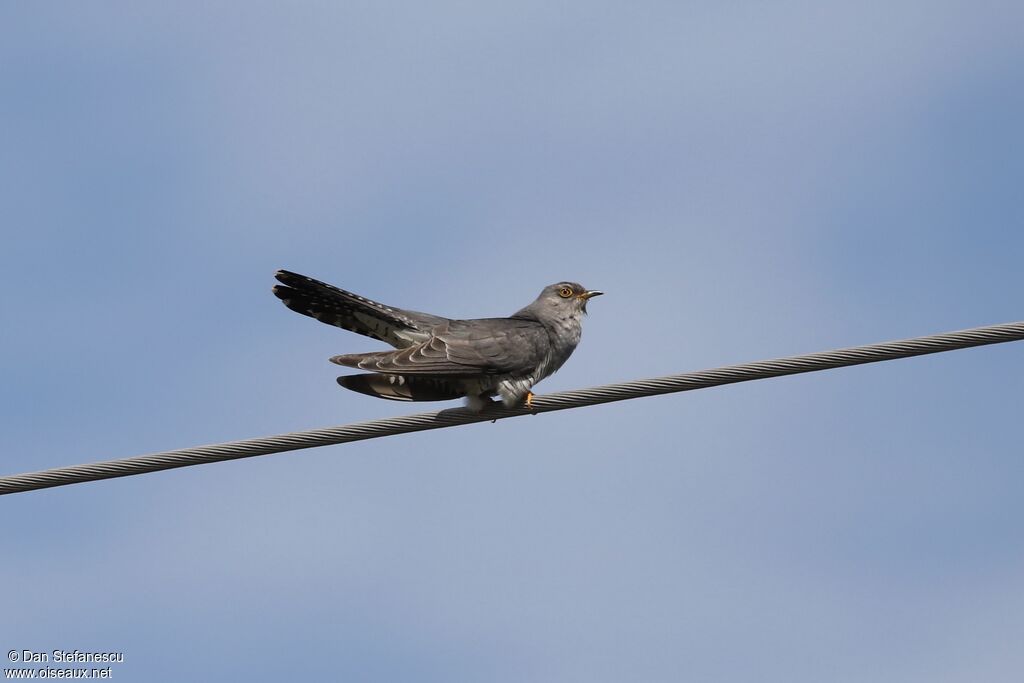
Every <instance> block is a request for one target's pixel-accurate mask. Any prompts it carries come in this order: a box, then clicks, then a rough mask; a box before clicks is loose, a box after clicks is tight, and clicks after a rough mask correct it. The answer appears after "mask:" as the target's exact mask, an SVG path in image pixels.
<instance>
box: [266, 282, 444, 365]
mask: <svg viewBox="0 0 1024 683" xmlns="http://www.w3.org/2000/svg"><path fill="white" fill-rule="evenodd" d="M275 277H276V278H277V279H278V281H279V282H281V284H280V285H276V286H275V287H274V295H275V296H276V297H277V298H278V299H280V300H281V301H282V302H284V305H285V306H287V307H288V308H290V309H291V310H293V311H295V312H296V313H302V314H303V315H308V316H309V317H311V318H315V319H317V320H319V321H320V322H323V323H327V324H328V325H335V326H337V327H340V328H342V329H345V330H349V331H350V332H356V333H357V334H362V335H365V336H367V337H372V338H374V339H379V340H380V341H382V342H385V343H387V344H390V345H392V346H394V347H395V348H399V349H402V348H406V347H408V346H412V345H414V344H417V343H419V342H422V341H424V340H426V339H429V338H430V331H431V330H432V329H433V328H434V327H437V326H438V325H441V324H444V323H446V322H448V319H447V318H442V317H440V316H436V315H430V314H429V313H420V312H418V311H407V310H403V309H400V308H393V307H391V306H386V305H384V304H382V303H379V302H377V301H373V300H371V299H367V298H366V297H362V296H359V295H358V294H353V293H352V292H347V291H345V290H344V289H340V288H338V287H335V286H333V285H329V284H327V283H326V282H320V281H319V280H314V279H313V278H311V277H306V276H305V275H299V274H298V273H292V272H290V271H287V270H279V271H277V274H276V275H275Z"/></svg>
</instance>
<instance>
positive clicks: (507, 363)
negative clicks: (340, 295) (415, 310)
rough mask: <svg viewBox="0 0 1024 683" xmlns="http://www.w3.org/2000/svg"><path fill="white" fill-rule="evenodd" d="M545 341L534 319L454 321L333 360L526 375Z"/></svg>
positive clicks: (429, 371)
mask: <svg viewBox="0 0 1024 683" xmlns="http://www.w3.org/2000/svg"><path fill="white" fill-rule="evenodd" d="M548 345H549V339H548V335H547V332H546V331H545V329H544V327H543V326H542V325H541V324H540V323H539V322H537V321H534V320H523V319H516V318H486V319H482V320H452V321H449V322H447V323H446V324H444V325H440V326H438V327H437V328H435V329H434V330H433V334H432V335H431V336H430V338H429V339H427V340H426V341H424V342H421V343H419V344H415V345H413V346H410V347H408V348H405V349H402V350H400V351H385V352H379V353H355V354H346V355H342V356H335V357H334V358H331V361H332V362H334V363H338V364H339V365H347V366H349V367H354V368H361V369H363V370H373V371H374V372H381V373H386V374H399V375H417V374H420V375H435V376H446V377H457V376H472V375H477V376H478V375H489V374H490V375H505V374H528V373H530V372H531V371H533V370H534V369H535V368H536V367H537V364H538V362H539V360H540V359H542V358H544V356H545V355H546V353H547V350H548Z"/></svg>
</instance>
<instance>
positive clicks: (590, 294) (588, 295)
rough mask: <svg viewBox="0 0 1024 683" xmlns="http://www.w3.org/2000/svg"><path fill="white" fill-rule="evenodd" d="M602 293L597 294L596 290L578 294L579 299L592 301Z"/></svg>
mask: <svg viewBox="0 0 1024 683" xmlns="http://www.w3.org/2000/svg"><path fill="white" fill-rule="evenodd" d="M602 294H604V292H599V291H597V290H596V289H591V290H588V291H586V292H583V293H582V294H580V298H581V299H583V300H584V301H586V300H587V299H593V298H594V297H595V296H601V295H602Z"/></svg>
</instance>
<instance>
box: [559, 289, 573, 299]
mask: <svg viewBox="0 0 1024 683" xmlns="http://www.w3.org/2000/svg"><path fill="white" fill-rule="evenodd" d="M558 296H560V297H562V298H563V299H568V298H569V297H570V296H572V287H562V288H561V289H560V290H558Z"/></svg>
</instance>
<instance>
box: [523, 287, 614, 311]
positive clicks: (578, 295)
mask: <svg viewBox="0 0 1024 683" xmlns="http://www.w3.org/2000/svg"><path fill="white" fill-rule="evenodd" d="M602 294H604V292H599V291H597V290H596V289H587V288H586V287H584V286H583V285H581V284H579V283H578V282H559V283H557V284H553V285H548V286H547V287H545V288H544V291H542V292H541V293H540V296H539V297H537V301H538V303H540V302H543V303H544V306H545V307H547V308H550V309H552V310H555V311H566V312H568V313H578V312H583V313H586V312H587V301H589V300H590V299H593V298H594V297H595V296H601V295H602Z"/></svg>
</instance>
